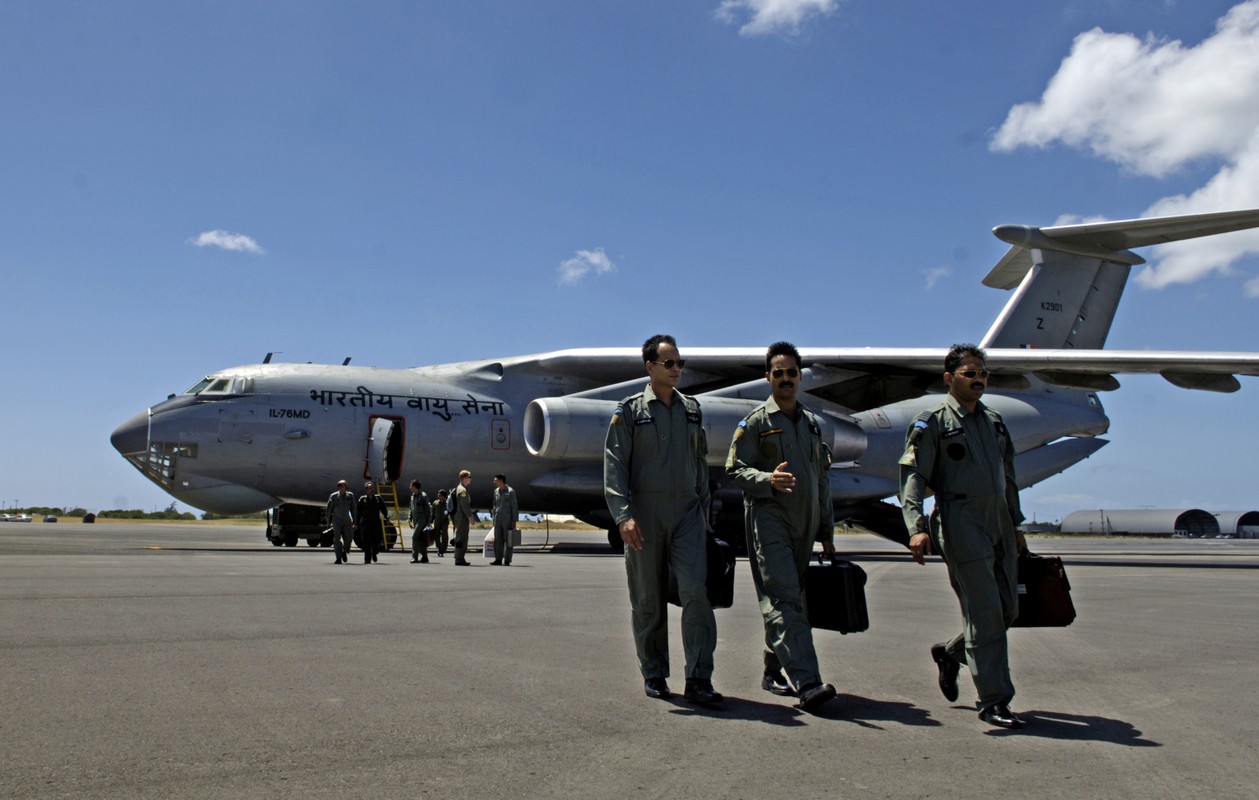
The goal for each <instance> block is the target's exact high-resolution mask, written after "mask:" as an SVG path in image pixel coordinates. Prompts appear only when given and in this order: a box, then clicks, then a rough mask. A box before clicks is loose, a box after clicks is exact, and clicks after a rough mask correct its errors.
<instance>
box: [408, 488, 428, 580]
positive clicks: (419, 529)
mask: <svg viewBox="0 0 1259 800" xmlns="http://www.w3.org/2000/svg"><path fill="white" fill-rule="evenodd" d="M432 521H433V505H432V504H431V503H430V502H429V500H428V495H427V494H425V493H424V491H423V486H422V485H421V484H420V482H419V481H411V563H412V564H415V563H417V562H418V563H420V564H427V563H428V537H429V534H431V533H432V530H431V523H432ZM421 554H422V555H423V556H424V557H423V558H420V556H421Z"/></svg>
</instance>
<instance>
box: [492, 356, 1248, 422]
mask: <svg viewBox="0 0 1259 800" xmlns="http://www.w3.org/2000/svg"><path fill="white" fill-rule="evenodd" d="M799 350H800V355H801V359H802V362H803V365H804V366H806V367H808V368H809V375H808V377H807V379H806V381H805V383H804V384H802V388H804V389H805V390H806V391H807V392H808V393H810V394H812V395H815V396H817V397H821V398H823V399H825V400H828V401H830V402H833V403H836V404H837V405H839V406H841V407H843V408H845V409H847V410H849V411H854V412H855V411H864V410H867V409H870V408H876V407H878V406H881V405H886V404H888V403H892V402H897V401H900V400H906V399H910V398H913V397H919V396H921V395H923V394H925V393H926V392H927V391H929V390H933V389H934V390H941V389H942V388H943V382H942V379H941V373H942V372H943V364H944V357H945V354H946V353H947V352H948V351H947V349H946V348H880V347H858V348H835V347H800V348H799ZM987 352H988V367H989V368H990V369H992V370H993V377H992V380H991V381H990V385H991V387H992V389H993V390H995V391H1001V390H1002V389H1005V390H1020V389H1026V388H1028V387H1029V386H1031V383H1032V381H1033V380H1039V381H1042V382H1044V383H1048V384H1052V385H1055V386H1061V387H1065V388H1072V389H1082V390H1086V391H1111V390H1113V389H1117V388H1118V387H1119V382H1118V380H1117V379H1116V378H1115V375H1120V374H1141V373H1145V374H1159V375H1161V376H1163V378H1164V379H1166V380H1167V381H1168V382H1170V383H1172V384H1173V385H1175V386H1179V387H1181V388H1184V389H1199V390H1205V391H1215V392H1234V391H1237V390H1238V389H1239V388H1240V387H1241V384H1240V382H1239V381H1238V380H1237V377H1236V376H1237V375H1253V376H1259V353H1234V352H1198V351H1162V350H1073V349H1023V348H1017V349H1012V348H991V349H989V350H988V351H987ZM682 354H683V356H684V357H685V358H686V360H687V365H686V370H685V372H684V376H683V385H682V387H681V388H682V390H683V391H686V392H688V393H691V394H698V395H703V394H709V393H711V394H713V395H715V396H730V395H735V394H737V393H738V390H739V387H740V386H743V385H746V384H749V383H752V384H763V382H764V371H765V367H764V363H765V361H764V359H765V349H764V347H685V346H684V347H683V351H682ZM501 363H502V368H503V370H504V371H513V370H527V371H529V372H542V373H550V374H555V375H562V376H566V377H568V378H570V379H574V380H577V381H581V382H582V385H583V386H584V387H585V391H583V392H580V394H582V395H584V396H587V397H602V398H604V399H620V397H623V396H625V395H627V394H631V393H632V392H633V391H636V390H637V388H639V387H641V386H642V385H644V384H645V383H646V375H645V373H644V371H643V364H642V355H641V353H640V351H639V350H638V348H626V347H617V348H579V349H572V350H558V351H554V352H551V353H543V354H539V355H534V356H523V357H519V358H516V359H511V360H510V362H501Z"/></svg>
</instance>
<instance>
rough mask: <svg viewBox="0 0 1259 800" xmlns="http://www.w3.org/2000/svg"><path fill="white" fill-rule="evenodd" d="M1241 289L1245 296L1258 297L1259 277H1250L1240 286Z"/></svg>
mask: <svg viewBox="0 0 1259 800" xmlns="http://www.w3.org/2000/svg"><path fill="white" fill-rule="evenodd" d="M1242 291H1244V292H1245V293H1246V296H1247V297H1254V298H1259V278H1251V279H1250V280H1248V281H1246V285H1245V286H1243V287H1242Z"/></svg>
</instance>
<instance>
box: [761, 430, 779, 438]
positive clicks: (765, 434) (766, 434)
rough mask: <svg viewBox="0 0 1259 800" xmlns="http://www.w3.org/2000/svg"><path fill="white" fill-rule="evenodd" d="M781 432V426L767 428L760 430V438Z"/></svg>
mask: <svg viewBox="0 0 1259 800" xmlns="http://www.w3.org/2000/svg"><path fill="white" fill-rule="evenodd" d="M782 432H783V429H782V428H770V429H769V430H764V431H761V438H762V439H764V438H765V437H766V436H773V435H774V434H776V433H782Z"/></svg>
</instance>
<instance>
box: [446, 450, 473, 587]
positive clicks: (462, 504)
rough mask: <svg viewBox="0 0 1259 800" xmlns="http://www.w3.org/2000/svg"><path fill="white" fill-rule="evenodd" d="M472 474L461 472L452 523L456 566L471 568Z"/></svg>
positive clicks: (465, 471)
mask: <svg viewBox="0 0 1259 800" xmlns="http://www.w3.org/2000/svg"><path fill="white" fill-rule="evenodd" d="M470 483H472V473H471V472H468V471H467V470H466V469H465V470H461V471H460V472H459V485H458V486H456V487H455V513H454V515H453V517H454V518H453V519H452V520H451V522H453V523H454V525H455V566H456V567H470V566H472V565H471V564H469V563H468V559H467V552H468V529H469V528H471V527H472V498H471V497H469V496H468V484H470Z"/></svg>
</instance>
